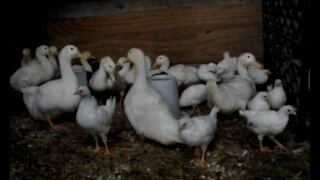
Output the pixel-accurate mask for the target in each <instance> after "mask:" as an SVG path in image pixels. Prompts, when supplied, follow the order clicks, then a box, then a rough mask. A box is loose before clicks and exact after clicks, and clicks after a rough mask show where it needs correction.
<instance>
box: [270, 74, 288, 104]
mask: <svg viewBox="0 0 320 180" xmlns="http://www.w3.org/2000/svg"><path fill="white" fill-rule="evenodd" d="M286 101H287V95H286V92H285V91H284V89H283V85H282V81H281V79H276V80H275V82H274V86H273V89H271V90H270V91H269V92H268V102H269V103H270V107H271V108H272V109H279V108H280V107H281V106H283V105H284V104H285V103H286Z"/></svg>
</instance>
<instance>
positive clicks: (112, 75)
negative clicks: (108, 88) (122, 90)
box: [108, 71, 116, 83]
mask: <svg viewBox="0 0 320 180" xmlns="http://www.w3.org/2000/svg"><path fill="white" fill-rule="evenodd" d="M108 75H109V77H110V80H111V81H112V82H113V83H114V82H115V81H116V77H115V73H114V71H113V72H109V73H108Z"/></svg>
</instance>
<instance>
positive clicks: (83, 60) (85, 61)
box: [80, 58, 92, 72]
mask: <svg viewBox="0 0 320 180" xmlns="http://www.w3.org/2000/svg"><path fill="white" fill-rule="evenodd" d="M80 62H81V64H82V66H83V67H84V70H86V71H88V72H92V67H91V65H90V64H89V63H88V59H87V58H80Z"/></svg>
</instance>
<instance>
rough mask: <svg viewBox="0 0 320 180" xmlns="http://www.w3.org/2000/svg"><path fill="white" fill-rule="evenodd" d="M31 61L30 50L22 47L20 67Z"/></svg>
mask: <svg viewBox="0 0 320 180" xmlns="http://www.w3.org/2000/svg"><path fill="white" fill-rule="evenodd" d="M30 62H31V50H30V49H29V48H24V49H23V50H22V59H21V65H20V66H21V67H24V66H27V65H28V64H29V63H30Z"/></svg>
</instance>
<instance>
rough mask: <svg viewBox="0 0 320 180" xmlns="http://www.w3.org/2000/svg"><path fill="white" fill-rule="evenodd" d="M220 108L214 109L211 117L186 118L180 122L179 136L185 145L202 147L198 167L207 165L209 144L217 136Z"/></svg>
mask: <svg viewBox="0 0 320 180" xmlns="http://www.w3.org/2000/svg"><path fill="white" fill-rule="evenodd" d="M218 112H219V108H218V107H216V106H215V107H214V108H212V110H211V112H210V114H209V115H206V116H196V117H192V118H188V117H184V118H182V119H180V120H179V121H178V127H179V135H180V139H181V140H182V142H183V143H185V144H186V145H188V146H191V147H192V146H200V148H201V151H202V156H201V159H200V160H199V161H198V162H197V164H198V165H205V163H206V162H205V155H206V151H207V147H208V145H209V143H210V142H211V141H212V139H213V138H214V136H215V132H216V127H217V121H218V119H217V113H218Z"/></svg>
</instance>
